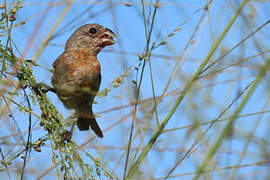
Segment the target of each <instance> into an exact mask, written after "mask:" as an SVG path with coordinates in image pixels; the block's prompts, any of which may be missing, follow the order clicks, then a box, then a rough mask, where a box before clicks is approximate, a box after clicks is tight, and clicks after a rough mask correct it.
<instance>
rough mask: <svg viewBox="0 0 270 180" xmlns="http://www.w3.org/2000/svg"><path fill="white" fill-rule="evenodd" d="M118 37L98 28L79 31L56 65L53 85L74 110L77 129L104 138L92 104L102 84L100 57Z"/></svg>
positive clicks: (94, 26)
mask: <svg viewBox="0 0 270 180" xmlns="http://www.w3.org/2000/svg"><path fill="white" fill-rule="evenodd" d="M114 37H115V34H114V33H113V32H112V31H111V30H109V29H108V28H105V27H103V26H101V25H99V24H86V25H83V26H81V27H79V28H78V29H77V30H76V31H75V32H74V33H73V34H72V35H71V37H70V38H69V39H68V41H67V42H66V46H65V51H64V52H63V53H62V54H61V55H60V56H59V57H58V58H57V59H56V61H55V62H54V63H53V68H54V74H53V78H52V85H53V86H54V88H55V90H56V94H57V96H58V97H59V99H60V100H61V101H62V102H63V104H64V105H65V107H67V108H68V109H74V110H75V116H76V117H77V118H78V120H77V126H78V128H79V129H80V130H81V131H83V130H89V126H90V127H91V129H92V130H93V131H94V132H95V133H96V135H97V136H98V137H101V138H102V137H103V134H102V131H101V129H100V128H99V126H98V124H97V122H96V119H95V116H94V114H93V112H92V104H93V101H94V98H95V96H96V93H97V92H98V90H99V86H100V82H101V74H100V64H99V61H98V60H97V54H98V53H99V52H100V51H101V50H102V49H103V48H104V47H105V46H109V45H112V44H114V40H113V38H114Z"/></svg>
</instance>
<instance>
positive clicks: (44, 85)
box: [37, 83, 56, 93]
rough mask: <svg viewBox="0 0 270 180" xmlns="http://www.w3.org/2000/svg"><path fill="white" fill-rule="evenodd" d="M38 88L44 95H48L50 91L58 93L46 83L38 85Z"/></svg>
mask: <svg viewBox="0 0 270 180" xmlns="http://www.w3.org/2000/svg"><path fill="white" fill-rule="evenodd" d="M37 88H38V89H40V90H41V91H42V92H43V93H47V92H49V91H51V92H53V93H56V91H55V89H54V88H52V87H50V86H48V85H47V84H44V83H38V84H37Z"/></svg>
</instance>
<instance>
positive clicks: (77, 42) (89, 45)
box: [65, 24, 115, 54]
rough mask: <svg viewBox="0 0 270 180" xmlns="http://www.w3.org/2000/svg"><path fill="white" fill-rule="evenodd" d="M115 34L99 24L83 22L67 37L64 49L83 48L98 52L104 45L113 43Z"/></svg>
mask: <svg viewBox="0 0 270 180" xmlns="http://www.w3.org/2000/svg"><path fill="white" fill-rule="evenodd" d="M114 37H115V34H114V32H113V31H111V30H110V29H108V28H105V27H103V26H101V25H99V24H85V25H83V26H81V27H79V28H78V29H77V30H76V31H75V32H74V33H73V34H72V35H71V36H70V38H69V39H68V41H67V43H66V47H65V49H66V50H67V49H77V48H84V49H88V50H89V51H90V52H93V53H95V54H98V53H99V52H100V51H101V50H102V49H103V48H104V47H105V46H110V45H112V44H114V43H115V41H114Z"/></svg>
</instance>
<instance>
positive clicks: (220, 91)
mask: <svg viewBox="0 0 270 180" xmlns="http://www.w3.org/2000/svg"><path fill="white" fill-rule="evenodd" d="M48 2H50V1H47V0H46V1H42V2H37V1H34V0H32V1H30V0H26V1H23V4H24V3H25V4H24V6H23V8H22V9H20V11H19V12H18V14H17V15H16V18H17V20H16V22H20V21H23V20H26V23H25V24H24V25H22V26H19V27H18V28H16V29H14V31H13V34H12V35H13V40H14V42H15V43H16V45H17V46H18V48H19V50H20V51H21V52H22V51H23V50H24V49H25V47H28V45H29V44H28V43H29V42H28V40H29V38H30V37H31V35H33V32H34V30H35V27H37V35H36V36H35V37H34V40H33V42H32V44H31V46H29V51H28V53H27V54H25V56H24V58H25V59H31V58H32V57H33V56H34V55H35V53H36V51H37V49H38V47H39V46H40V44H41V43H42V41H43V40H44V38H46V36H47V35H48V33H49V31H50V30H51V28H52V27H53V25H54V24H55V22H56V20H57V18H58V17H59V16H60V13H61V12H62V11H63V9H64V5H63V4H60V5H57V4H53V5H52V6H51V7H49V8H48V6H47V4H48ZM53 2H62V1H53ZM121 2H122V1H112V3H111V4H112V5H111V7H110V6H109V5H108V1H75V3H74V4H73V5H72V7H71V9H70V10H69V11H68V13H67V14H66V16H65V17H64V18H63V20H62V21H61V23H60V25H59V26H58V27H57V29H56V31H55V36H53V39H52V40H51V41H49V44H48V46H47V47H46V48H45V49H44V50H43V52H42V54H41V56H40V57H39V58H38V60H37V63H38V64H40V66H37V67H34V75H35V76H36V79H37V80H38V81H39V82H44V83H46V84H50V81H51V77H52V74H51V73H50V72H49V71H48V69H51V68H52V63H53V62H54V60H55V59H56V58H57V57H58V56H59V55H60V54H61V53H62V52H63V50H64V44H65V42H66V40H67V39H68V37H69V36H70V35H71V34H72V33H73V32H74V31H75V30H76V29H77V28H78V27H79V26H80V25H83V24H87V23H99V24H101V25H104V26H106V27H108V28H110V29H112V30H113V31H115V32H116V34H117V43H116V44H115V45H114V46H111V47H106V48H105V49H104V50H103V51H102V52H101V53H100V54H99V55H98V59H99V60H100V63H101V67H102V83H101V88H100V89H101V90H103V89H104V88H107V87H110V88H111V89H112V90H111V92H110V93H109V94H108V96H106V97H97V98H96V101H97V104H95V105H94V108H93V110H94V112H95V113H98V112H102V111H106V110H109V109H111V108H114V107H118V106H123V105H128V104H130V102H131V100H134V99H135V97H134V84H133V83H132V80H136V70H135V69H134V67H135V66H138V65H139V63H138V56H137V55H138V54H142V53H143V51H144V49H145V45H146V40H145V31H144V22H143V17H142V7H141V4H140V1H129V2H131V5H130V6H126V5H124V4H123V3H121ZM206 2H207V1H205V0H196V1H195V0H190V1H177V0H171V1H169V0H168V1H161V5H160V8H159V9H158V11H157V15H156V19H155V24H154V29H153V34H152V39H151V42H150V44H152V43H153V42H157V43H158V42H161V41H162V40H164V37H166V36H167V35H168V34H169V33H171V32H173V30H174V29H175V28H177V27H180V28H181V30H180V31H177V32H175V35H174V36H172V37H170V38H168V39H166V41H167V42H168V43H167V44H166V45H163V46H160V47H158V48H157V49H155V50H154V51H153V52H152V57H151V65H152V70H153V80H154V87H155V93H156V96H159V95H160V94H161V93H162V92H163V89H164V87H165V85H166V83H167V81H168V78H169V77H170V74H171V72H172V69H173V66H174V64H175V62H176V60H177V58H175V57H179V56H180V55H181V53H182V52H183V50H184V48H185V46H186V44H187V42H188V40H189V38H190V36H191V34H192V32H193V31H194V30H195V28H196V25H197V23H198V22H199V21H200V18H201V17H202V15H203V13H204V12H205V11H204V9H203V7H204V5H205V4H206ZM8 3H10V2H9V1H8ZM133 3H134V4H133ZM239 4H240V1H238V0H234V1H214V2H213V4H212V5H211V7H210V11H209V13H206V14H205V16H204V18H203V19H202V22H201V25H200V26H199V28H198V31H197V32H196V35H195V36H194V38H193V39H192V40H193V42H192V44H191V45H189V46H188V48H187V50H186V51H185V53H184V56H183V58H182V59H181V62H180V64H179V66H178V68H177V70H178V71H177V73H176V75H175V76H174V77H173V79H172V82H171V84H170V86H169V89H168V91H167V92H168V93H169V92H171V93H172V94H169V95H168V97H166V98H165V99H164V100H163V101H162V102H161V103H160V105H159V106H158V115H159V121H162V120H163V119H164V118H165V116H166V115H167V113H168V112H169V110H170V109H171V107H172V105H173V102H174V101H175V100H176V99H177V97H178V95H179V93H180V90H182V89H183V87H184V86H185V84H186V82H187V81H188V80H189V79H190V78H191V76H192V74H193V73H194V72H195V70H196V69H197V68H198V66H199V65H200V63H201V61H202V60H203V58H205V56H206V54H207V53H208V51H209V49H210V48H211V46H212V43H213V41H214V40H216V39H217V38H218V36H219V35H220V33H221V32H222V30H223V28H224V27H225V25H226V24H227V23H228V21H229V20H230V18H231V17H232V16H233V14H234V12H235V10H236V8H237V7H238V5H239ZM145 7H146V14H147V16H148V13H149V9H150V8H149V5H146V6H145ZM46 8H48V9H49V10H46ZM269 8H270V5H269V2H267V1H257V2H251V3H249V5H248V6H247V7H246V8H244V10H243V13H242V15H243V16H239V17H238V18H237V20H236V21H235V23H234V24H233V26H232V28H231V30H230V31H229V32H228V34H227V35H226V37H225V38H224V40H223V41H222V43H221V44H220V46H219V47H218V49H217V50H216V53H215V54H214V55H213V57H212V59H211V60H212V61H213V60H215V59H216V58H218V57H219V56H220V55H221V54H222V53H224V52H226V51H227V50H229V49H230V48H232V47H233V46H234V45H235V44H236V43H238V42H239V41H241V40H242V39H243V38H244V37H245V36H247V35H248V34H249V33H251V32H252V31H254V30H255V29H256V28H258V27H259V26H260V25H262V24H263V23H264V22H266V21H267V20H269V18H270V17H269V13H267V12H269V11H270V9H269ZM153 11H154V8H153V7H152V6H151V13H153ZM82 12H84V13H83V14H82ZM43 15H44V16H43ZM41 17H43V18H41ZM243 17H245V18H246V22H245V21H243ZM38 23H40V26H37V24H38ZM247 24H248V25H247ZM269 28H270V27H269V25H266V26H265V27H263V29H262V30H261V31H259V32H258V33H256V34H255V35H254V36H252V37H251V38H250V39H248V40H247V41H246V42H245V43H243V44H242V45H240V46H239V47H237V48H236V49H235V50H233V51H232V52H231V53H229V55H227V56H226V57H225V58H224V59H222V60H221V61H219V63H217V64H215V65H214V66H213V67H212V68H210V69H209V70H208V71H206V72H205V73H204V74H203V75H205V74H208V73H211V72H213V71H215V70H217V69H220V68H223V67H226V66H227V65H230V64H232V63H235V62H239V61H240V60H241V59H244V58H246V57H249V56H253V55H257V54H259V53H260V52H263V51H266V50H268V49H269V39H270V38H269ZM211 32H212V33H211ZM120 52H126V53H122V54H121V53H120ZM268 55H269V53H268V54H267V53H266V54H265V57H268ZM265 57H262V56H258V57H254V58H251V59H250V60H248V61H245V62H242V63H240V65H234V66H231V67H228V68H226V69H225V70H223V71H221V72H219V73H218V74H213V75H211V76H210V75H208V76H206V77H204V78H201V79H200V80H198V82H197V83H195V85H194V87H193V90H192V91H191V92H190V93H188V94H187V96H186V97H185V99H184V101H183V102H182V103H181V104H180V106H179V107H178V108H177V110H176V112H175V113H174V115H173V116H172V118H171V119H170V121H169V123H168V125H167V126H166V128H165V129H169V128H176V127H182V126H185V125H190V124H193V123H198V122H206V121H210V120H213V119H214V118H216V117H217V116H218V115H219V114H220V113H221V112H222V111H223V110H224V109H225V108H226V107H227V106H228V105H229V103H230V102H231V101H232V100H233V99H234V98H235V97H236V96H237V93H239V91H241V90H243V89H244V88H245V87H246V86H247V85H248V84H249V83H250V82H251V80H252V79H254V78H255V76H256V74H257V72H258V69H259V67H260V66H261V65H263V64H264V62H265V60H266V59H265ZM134 64H135V65H134ZM129 67H132V68H131V70H130V71H129V74H128V76H127V77H126V78H125V79H124V83H122V84H121V85H120V87H118V88H113V87H111V85H110V83H111V82H112V81H113V80H114V79H115V78H117V77H119V76H121V75H123V73H124V72H125V71H126V70H127V69H128V68H129ZM138 67H139V74H140V73H141V68H142V66H138ZM268 79H269V77H268V76H266V77H265V78H264V79H263V81H262V83H261V84H260V86H259V88H257V89H256V91H255V93H254V95H253V96H252V98H251V99H250V101H249V102H248V104H247V106H246V107H245V108H244V110H243V111H242V113H241V114H248V113H254V112H258V111H263V110H267V108H269V104H268V103H267V102H268V98H269V97H268V96H269V95H268V91H267V90H268V88H267V87H268V84H269V83H268V81H267V80H268ZM137 80H138V78H137ZM227 81H230V82H227ZM211 85H212V86H211ZM27 92H28V93H29V94H30V91H27ZM173 93H174V94H173ZM48 97H49V98H50V99H51V102H52V103H53V104H54V105H55V106H56V107H57V108H58V110H59V112H60V113H61V114H62V115H63V116H64V117H65V118H67V117H69V116H70V115H71V114H72V111H70V110H67V109H65V108H64V106H63V105H62V103H61V102H60V101H59V100H58V98H57V97H56V95H54V94H52V93H48ZM151 97H153V93H152V85H151V78H150V70H149V62H147V63H146V68H145V71H144V77H143V82H142V87H141V92H140V99H141V100H144V99H146V98H151ZM18 101H19V102H21V103H22V104H24V105H26V104H25V102H24V100H23V99H21V98H20V97H19V98H18ZM239 102H240V100H239V101H237V102H236V104H234V105H233V106H232V107H231V108H230V110H229V111H228V112H227V113H226V114H225V115H224V116H222V118H227V117H229V116H230V115H231V113H232V112H234V110H235V108H236V107H237V106H238V105H239ZM152 105H153V102H148V103H143V104H141V105H140V106H138V112H137V121H136V123H135V134H136V135H137V136H136V139H135V141H134V143H133V144H132V147H133V148H136V147H137V146H138V145H139V144H140V143H141V144H142V145H145V144H146V143H147V142H148V141H149V139H150V137H151V135H152V134H153V132H154V130H155V128H156V119H155V117H153V118H149V119H146V120H145V119H144V118H145V116H146V114H147V112H148V111H149V110H150V107H151V106H152ZM34 107H35V108H34V111H35V112H36V113H37V114H38V113H40V111H39V109H38V107H37V106H34ZM13 111H14V117H15V119H16V121H17V123H18V125H19V127H20V128H21V130H22V131H23V130H25V129H26V128H27V125H26V124H25V121H24V120H23V117H24V116H25V115H23V113H21V112H20V111H18V110H17V109H16V106H15V107H13ZM132 111H133V107H132V106H130V107H128V108H122V109H119V110H115V111H110V112H108V113H102V114H100V117H98V118H97V120H98V123H99V125H100V127H101V129H103V130H105V129H106V128H108V127H110V126H111V125H112V124H114V123H115V122H117V121H119V120H121V119H123V121H122V122H121V123H119V124H117V125H116V126H115V127H113V128H112V129H110V130H108V131H105V132H104V138H103V139H97V138H96V139H95V140H94V141H92V142H91V143H89V144H88V145H87V146H86V150H87V151H88V152H89V153H91V154H92V155H94V157H97V158H99V159H100V160H101V161H102V162H103V163H104V164H106V166H107V167H108V168H109V169H111V170H112V171H114V172H115V174H116V175H118V176H119V177H120V178H122V174H123V167H124V160H125V151H124V149H123V147H126V145H127V143H128V135H129V132H130V126H131V121H132V116H131V115H130V113H131V112H132ZM261 115H262V117H261V119H259V120H258V116H248V117H245V118H239V119H238V120H237V121H236V123H235V128H234V133H233V135H232V137H231V138H228V139H226V140H224V141H223V144H222V145H221V148H220V151H218V153H217V155H216V156H214V160H213V164H212V165H213V166H212V168H217V167H226V166H232V165H235V163H236V162H237V160H238V158H239V156H240V154H241V152H243V147H244V144H245V142H246V140H247V136H248V135H249V133H251V132H252V128H253V127H254V126H255V122H256V121H259V122H260V123H259V125H258V128H257V129H256V130H255V132H254V134H253V135H254V137H253V139H252V141H251V144H250V146H249V148H248V153H247V155H246V156H245V157H244V160H243V162H242V163H240V164H244V163H252V162H259V161H260V160H262V159H263V155H262V154H263V152H261V150H262V148H261V147H262V146H263V145H264V144H263V143H265V144H266V149H267V148H268V150H266V151H267V152H269V132H268V128H269V120H268V119H269V118H268V114H267V113H266V114H261ZM33 121H34V124H33V128H38V130H34V131H33V141H35V140H36V139H38V138H39V137H41V136H42V135H43V134H44V133H46V132H44V130H42V129H41V128H39V125H38V123H39V120H38V119H33ZM147 123H149V124H148V126H149V129H147V131H146V132H145V135H146V136H145V138H144V140H143V141H142V142H141V140H142V137H143V135H144V134H143V133H142V132H143V131H142V128H143V127H146V126H147ZM225 124H226V121H224V122H222V123H216V124H215V125H214V126H213V127H212V128H211V129H210V130H209V132H208V133H207V134H206V136H205V138H204V139H203V140H201V141H200V142H199V144H198V145H197V147H196V148H195V150H194V152H193V153H192V154H191V156H190V157H188V158H187V159H185V160H184V161H183V162H182V164H181V165H180V166H179V167H178V168H176V170H175V171H174V173H173V174H179V173H185V172H193V171H195V170H196V167H197V166H198V165H200V162H201V161H202V159H203V158H204V156H205V155H206V153H207V152H208V150H209V147H210V146H211V144H213V142H214V141H215V139H216V138H217V137H218V136H219V134H220V132H221V131H222V129H223V127H224V125H225ZM3 126H7V125H5V124H4V125H3ZM9 126H10V127H13V126H14V125H13V124H12V123H9ZM206 127H207V126H200V127H198V128H197V129H196V128H195V129H182V130H175V131H172V132H168V133H164V134H162V135H161V136H160V138H159V139H158V141H157V143H156V144H155V145H154V147H153V150H152V151H150V153H149V154H148V156H147V159H146V160H145V161H144V163H143V165H142V166H141V171H142V172H143V175H144V177H145V179H147V178H149V177H156V178H157V177H163V176H165V175H166V174H167V172H168V171H169V169H171V168H172V167H173V166H174V164H175V162H176V161H177V160H178V159H179V158H180V157H181V155H183V153H185V152H186V151H187V150H188V147H190V145H191V144H192V143H193V141H194V139H195V138H196V136H197V135H199V134H201V133H202V132H203V131H204V130H205V129H206ZM0 132H1V135H2V136H4V135H8V134H11V132H12V131H11V130H9V131H0ZM92 136H93V132H92V131H90V132H79V131H78V129H77V128H75V131H74V135H73V138H74V141H75V142H77V143H78V144H80V143H83V142H85V141H86V140H87V139H88V138H89V137H92ZM24 138H26V136H25V137H24ZM11 141H14V140H11ZM48 145H49V144H48ZM89 147H104V148H103V149H98V150H97V149H95V148H89ZM16 148H18V147H16ZM43 149H44V150H43V151H42V152H41V153H37V152H35V151H32V153H31V155H32V158H31V159H30V161H29V164H28V166H29V168H30V167H32V166H36V167H35V168H34V169H35V170H37V171H38V172H37V173H36V174H35V173H34V174H32V175H30V173H29V174H28V176H29V178H30V179H31V178H33V179H34V178H35V177H37V176H39V175H40V173H42V172H43V171H44V170H45V169H46V168H48V167H50V166H51V165H52V162H51V160H50V156H51V152H50V148H48V147H46V148H45V147H44V148H43ZM5 150H6V151H8V150H10V147H5ZM10 151H11V150H10ZM11 152H13V153H14V151H11ZM134 153H135V151H132V153H131V159H133V156H134ZM11 154H12V153H11ZM266 154H267V153H266ZM123 157H124V158H123ZM121 158H123V159H121ZM119 159H120V160H121V161H119V162H118V160H119ZM86 161H87V162H89V163H90V165H93V164H92V163H91V161H90V160H89V159H87V158H86ZM17 163H18V164H21V162H20V161H18V162H17ZM118 163H119V164H118ZM214 163H217V166H214ZM44 167H45V168H44ZM40 168H42V169H44V170H42V171H41V172H40V171H39V170H40ZM268 168H269V167H268ZM210 169H211V168H210ZM266 169H267V166H265V167H264V166H262V167H260V166H251V167H250V168H249V167H247V168H243V169H242V170H239V171H238V174H237V176H236V177H238V178H242V177H244V179H252V178H253V177H254V176H255V177H256V173H258V172H259V173H260V172H261V175H262V176H263V177H266V176H267V172H266V171H265V170H266ZM268 170H269V169H268ZM248 171H250V172H251V173H253V174H251V175H249V174H248V173H247V172H248ZM231 172H232V171H221V172H214V173H212V174H211V175H212V177H213V179H220V178H221V177H222V178H224V179H226V178H228V177H230V176H229V175H230V174H231ZM54 173H55V171H52V172H51V173H49V175H48V176H47V177H52V176H54V175H55V174H54ZM219 173H220V174H219ZM2 174H3V173H2ZM2 176H5V174H3V175H2ZM192 177H193V175H191V176H183V179H192ZM178 178H179V177H177V178H175V179H178ZM172 179H173V178H172ZM181 179H182V177H181Z"/></svg>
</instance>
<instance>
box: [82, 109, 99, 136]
mask: <svg viewBox="0 0 270 180" xmlns="http://www.w3.org/2000/svg"><path fill="white" fill-rule="evenodd" d="M90 115H92V117H90V118H89V114H88V117H85V116H83V117H82V116H80V114H79V115H78V120H77V126H78V128H79V130H80V131H86V130H89V126H90V127H91V129H92V130H93V131H94V132H95V134H96V135H97V136H98V137H100V138H103V133H102V131H101V129H100V127H99V126H98V123H97V121H96V119H95V117H94V115H93V113H92V114H90Z"/></svg>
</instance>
